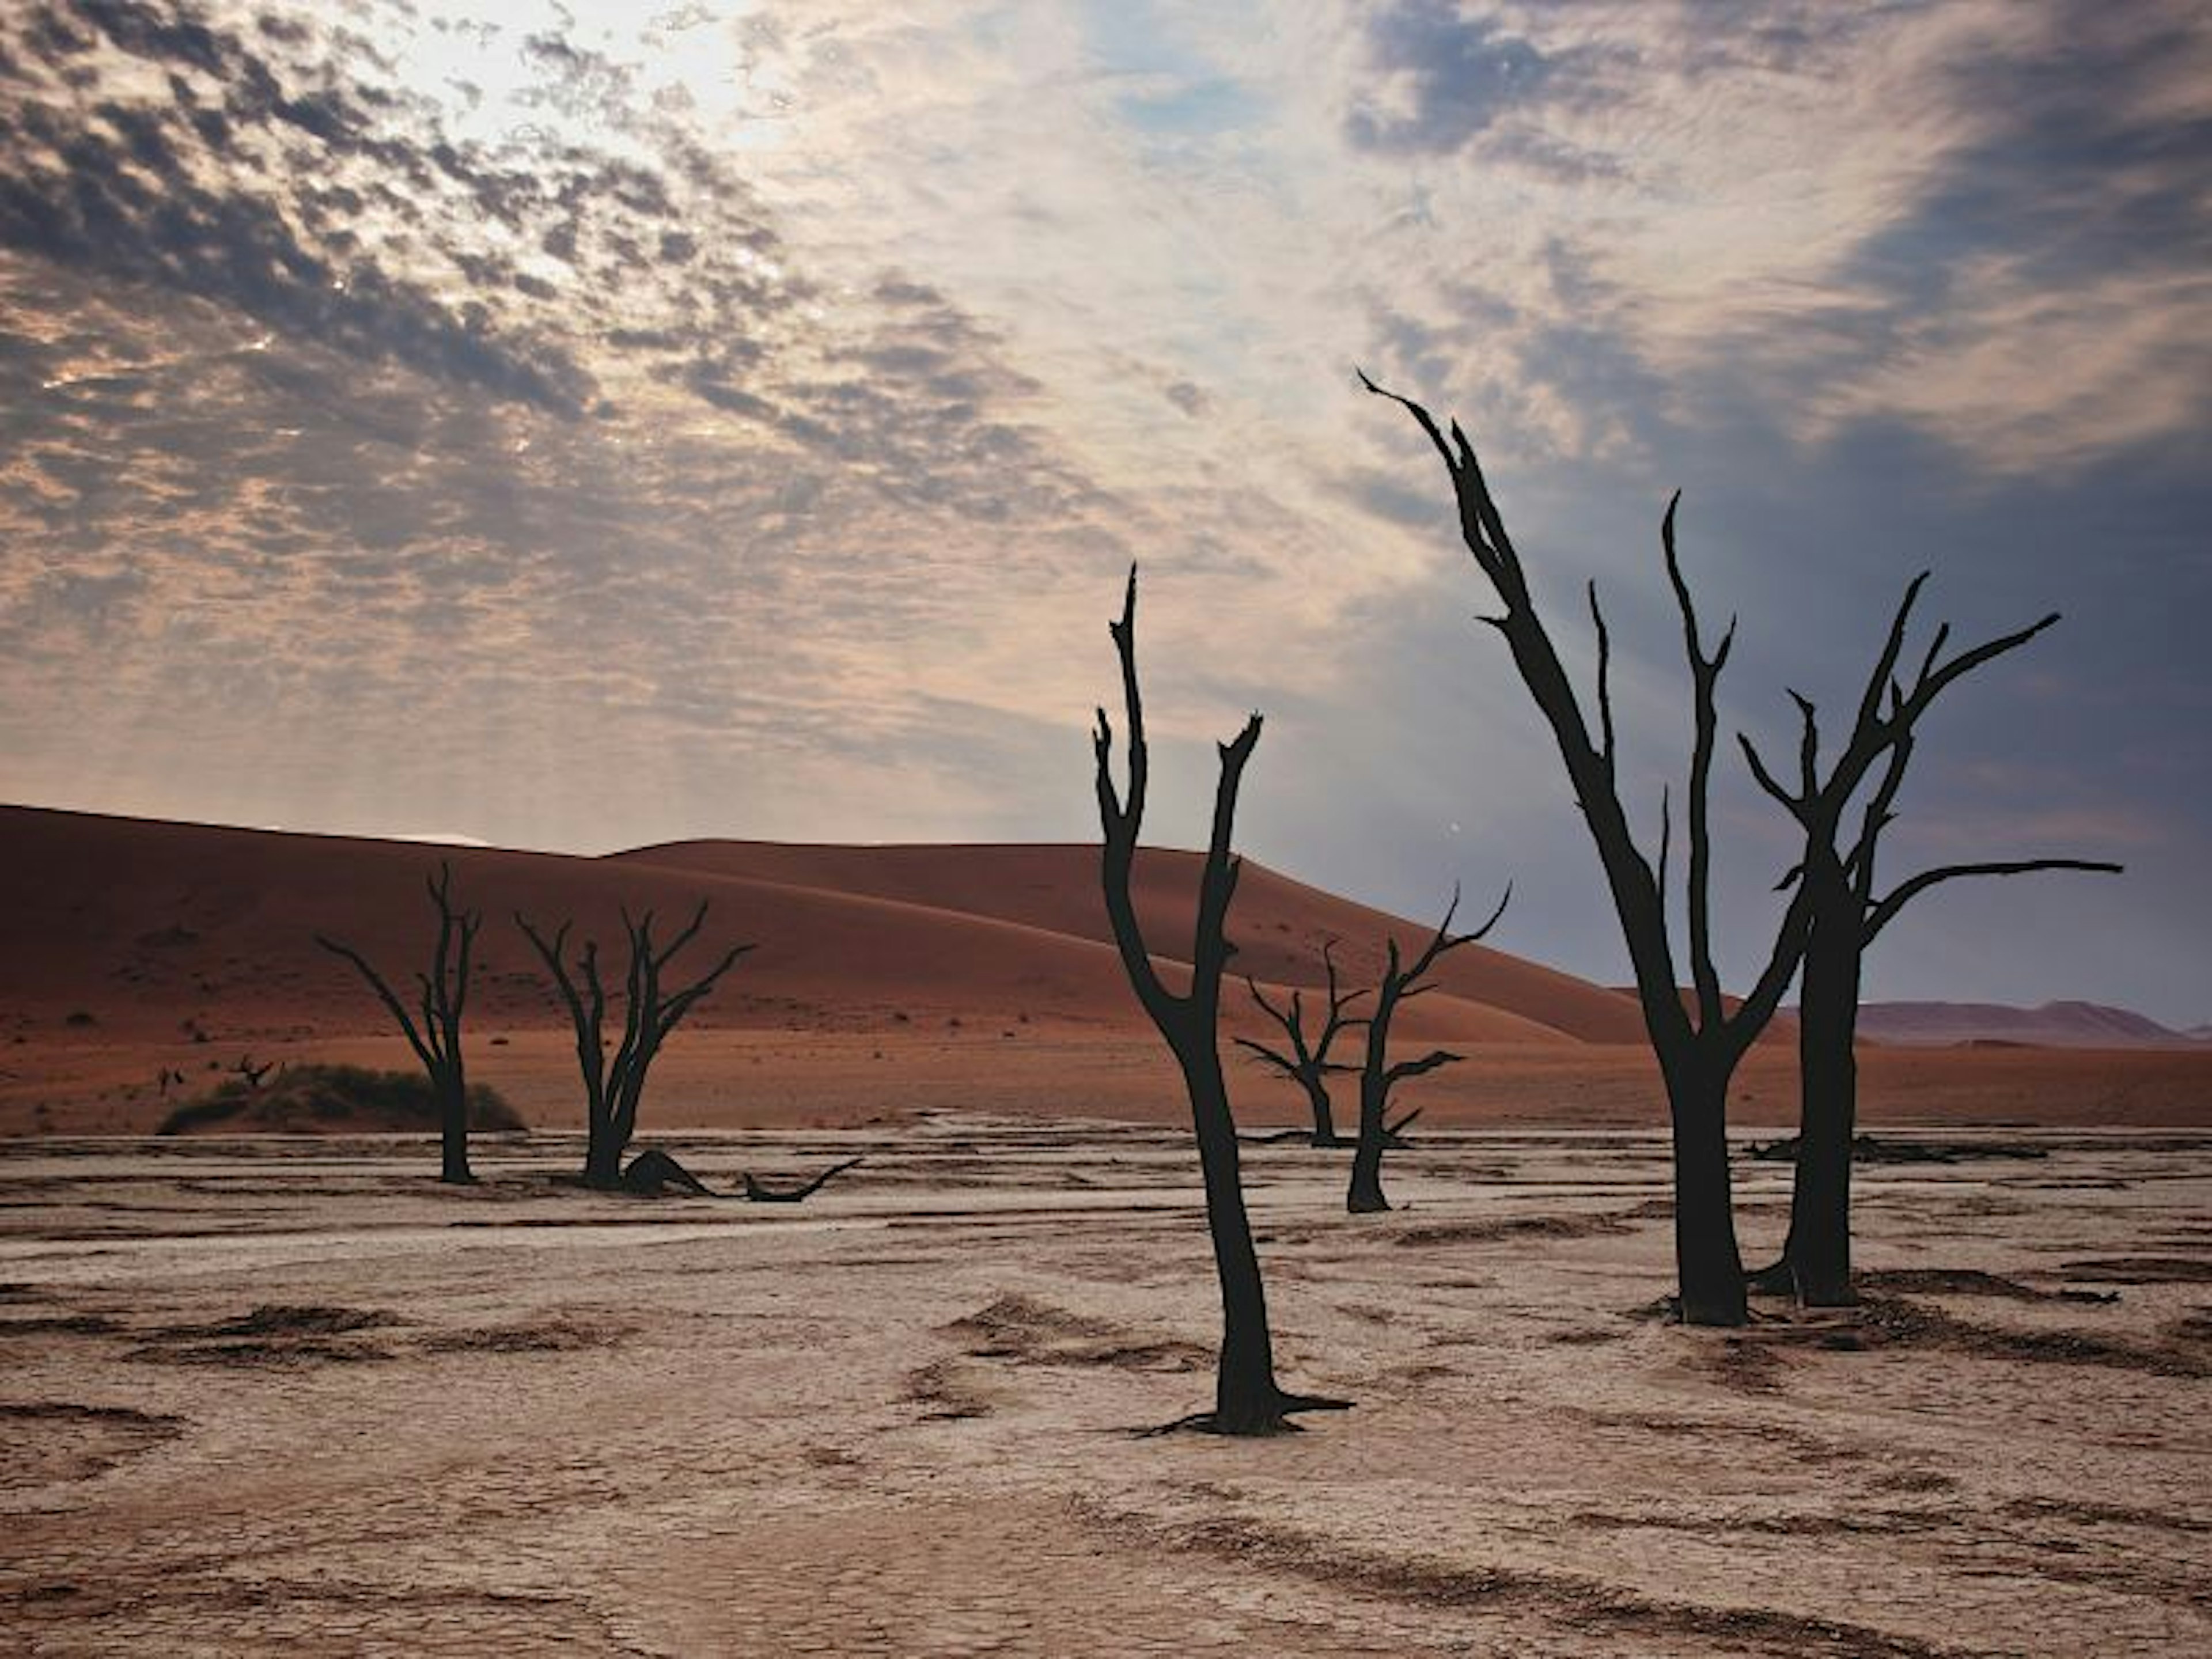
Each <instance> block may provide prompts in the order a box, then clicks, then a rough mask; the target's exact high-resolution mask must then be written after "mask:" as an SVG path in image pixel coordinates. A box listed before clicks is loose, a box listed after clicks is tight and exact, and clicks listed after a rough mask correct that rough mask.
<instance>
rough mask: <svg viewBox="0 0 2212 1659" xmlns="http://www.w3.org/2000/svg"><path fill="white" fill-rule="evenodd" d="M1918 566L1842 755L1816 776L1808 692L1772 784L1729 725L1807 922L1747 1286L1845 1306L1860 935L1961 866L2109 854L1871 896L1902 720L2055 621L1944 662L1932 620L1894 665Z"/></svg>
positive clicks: (1945, 871) (2105, 867)
mask: <svg viewBox="0 0 2212 1659" xmlns="http://www.w3.org/2000/svg"><path fill="white" fill-rule="evenodd" d="M1926 580H1927V575H1926V573H1924V572H1923V574H1920V575H1918V576H1916V577H1915V578H1913V580H1911V583H1909V584H1908V585H1907V586H1906V587H1905V597H1904V599H1903V600H1902V601H1901V602H1900V603H1899V605H1898V608H1897V611H1896V614H1895V616H1894V617H1893V618H1892V619H1891V622H1890V625H1889V633H1888V635H1887V638H1886V639H1885V640H1884V641H1883V642H1882V648H1881V653H1880V654H1879V655H1878V656H1877V658H1876V659H1875V665H1874V668H1873V670H1872V671H1871V672H1870V673H1869V675H1868V676H1867V680H1866V684H1865V686H1864V688H1863V690H1861V692H1860V694H1859V702H1858V708H1857V713H1856V714H1855V715H1854V716H1853V719H1852V722H1851V727H1850V735H1849V737H1848V738H1846V740H1845V742H1844V747H1843V750H1842V752H1841V753H1840V754H1839V755H1838V757H1837V759H1836V762H1835V763H1834V765H1833V766H1832V767H1831V768H1830V769H1829V770H1828V772H1827V774H1826V776H1825V777H1824V776H1822V775H1821V773H1820V725H1819V721H1818V718H1817V713H1816V711H1815V709H1814V705H1813V703H1812V702H1810V701H1809V700H1808V699H1807V698H1805V697H1803V696H1799V695H1798V694H1797V693H1796V692H1794V691H1793V692H1792V693H1791V694H1790V696H1791V697H1792V699H1793V700H1794V701H1795V702H1796V705H1797V710H1798V714H1799V717H1800V720H1801V723H1802V732H1801V735H1800V738H1799V741H1798V752H1797V781H1796V784H1795V786H1794V787H1792V786H1788V785H1784V783H1783V782H1782V781H1780V780H1779V779H1778V777H1777V776H1776V775H1775V774H1774V773H1773V771H1772V770H1771V769H1769V767H1768V766H1767V764H1766V763H1765V760H1764V758H1763V757H1761V756H1760V754H1759V750H1758V748H1757V747H1756V746H1755V745H1754V744H1753V743H1752V742H1751V740H1750V739H1749V738H1744V737H1741V736H1739V737H1738V738H1737V742H1738V743H1739V744H1741V746H1742V749H1743V753H1744V758H1745V760H1746V761H1747V763H1749V765H1750V767H1751V772H1752V776H1753V778H1754V779H1756V780H1757V781H1758V783H1759V787H1760V788H1762V789H1764V790H1765V792H1766V793H1767V794H1768V795H1770V796H1771V797H1772V798H1773V799H1775V800H1776V801H1778V803H1780V804H1781V805H1782V806H1783V807H1784V809H1785V810H1786V811H1788V812H1789V813H1790V816H1791V817H1793V818H1795V819H1796V822H1797V824H1798V827H1799V828H1800V829H1802V831H1803V832H1804V837H1805V851H1804V854H1803V856H1802V859H1801V860H1800V861H1799V863H1798V866H1797V868H1796V871H1794V872H1792V874H1793V876H1794V877H1795V878H1796V884H1797V890H1798V894H1797V896H1798V898H1799V900H1800V901H1801V902H1802V903H1803V905H1804V906H1805V908H1806V910H1807V913H1808V916H1809V926H1808V931H1807V934H1806V940H1805V953H1804V983H1803V986H1802V989H1801V991H1800V993H1799V1001H1800V1005H1801V1006H1800V1009H1799V1015H1798V1019H1799V1024H1798V1033H1797V1055H1798V1079H1799V1090H1800V1095H1801V1098H1802V1106H1801V1110H1800V1122H1799V1129H1798V1136H1797V1158H1796V1171H1795V1179H1794V1182H1793V1183H1792V1187H1791V1190H1790V1236H1789V1239H1788V1241H1787V1243H1784V1246H1783V1250H1782V1256H1781V1259H1780V1260H1779V1261H1776V1262H1775V1263H1774V1264H1773V1265H1772V1266H1771V1267H1765V1268H1762V1269H1761V1270H1760V1271H1759V1272H1758V1273H1754V1274H1753V1275H1752V1279H1751V1283H1752V1285H1753V1288H1754V1289H1757V1290H1760V1291H1769V1292H1776V1291H1790V1290H1795V1291H1796V1293H1797V1297H1798V1299H1799V1300H1800V1301H1801V1302H1802V1303H1803V1304H1805V1305H1806V1306H1808V1307H1815V1308H1834V1307H1848V1306H1850V1304H1852V1303H1854V1302H1855V1301H1856V1300H1857V1294H1856V1292H1855V1291H1854V1290H1853V1288H1852V1285H1851V1220H1850V1205H1851V1155H1852V1143H1853V1140H1854V1138H1855V1131H1856V1128H1857V1121H1856V1120H1857V1109H1858V1055H1857V1036H1858V1011H1859V986H1860V980H1861V975H1862V972H1863V965H1864V963H1865V958H1866V951H1867V948H1868V946H1869V945H1872V944H1873V942H1874V940H1875V936H1876V935H1877V934H1879V933H1881V930H1882V929H1883V928H1884V927H1887V926H1888V924H1889V923H1890V922H1891V921H1893V920H1894V919H1895V918H1896V916H1897V915H1898V913H1899V911H1900V910H1902V909H1903V908H1905V905H1906V904H1908V903H1909V902H1911V900H1912V899H1913V898H1915V897H1916V896H1918V895H1919V894H1921V893H1923V892H1924V891H1926V890H1928V889H1929V888H1930V887H1933V886H1935V885H1936V884H1939V883H1942V882H1946V881H1952V880H1955V879H1957V878H1960V877H1963V876H2014V875H2023V874H2027V873H2029V872H2035V871H2047V870H2082V871H2095V872H2104V873H2108V874H2116V873H2118V871H2119V867H2120V866H2118V865H2117V864H2106V863H2100V862H2084V861H2082V860H2076V859H2029V860H2015V861H2008V862H2002V863H1995V864H1960V865H1946V866H1940V867H1938V868H1936V869H1933V870H1927V871H1923V872H1921V873H1920V874H1918V875H1916V876H1914V877H1912V878H1911V879H1910V880H1907V881H1905V882H1904V883H1903V884H1900V885H1899V886H1898V887H1897V888H1896V889H1895V890H1893V891H1891V892H1890V893H1888V894H1887V895H1883V896H1879V897H1878V896H1876V891H1875V863H1876V854H1877V852H1878V851H1879V848H1880V842H1881V836H1882V832H1883V831H1884V830H1886V829H1887V828H1888V827H1889V825H1890V823H1892V822H1893V820H1894V818H1895V817H1896V812H1895V810H1894V809H1895V805H1896V801H1897V795H1898V792H1899V788H1900V787H1902V785H1903V783H1904V781H1905V772H1906V770H1907V769H1908V768H1909V767H1910V766H1911V763H1912V755H1913V750H1914V745H1915V739H1914V731H1915V728H1916V727H1917V725H1918V724H1919V721H1920V718H1921V716H1922V715H1923V714H1926V713H1927V711H1928V709H1929V708H1930V707H1931V706H1932V705H1933V704H1934V703H1935V702H1936V698H1937V697H1938V696H1941V695H1942V692H1943V691H1944V690H1945V689H1946V688H1947V687H1948V686H1949V685H1951V684H1954V682H1956V681H1957V680H1959V679H1960V678H1964V677H1965V676H1966V675H1967V674H1969V673H1971V672H1972V671H1973V670H1974V669H1976V668H1978V667H1979V666H1981V665H1983V664H1984V663H1986V662H1989V661H1990V660H1992V659H1995V658H1996V657H2000V656H2002V655H2003V654H2004V653H2007V652H2008V651H2012V650H2015V649H2017V648H2018V647H2021V646H2022V645H2025V644H2027V642H2028V641H2030V640H2033V638H2034V637H2035V636H2036V635H2039V634H2040V633H2041V632H2043V630H2044V629H2046V628H2049V627H2050V626H2051V624H2052V623H2056V622H2057V620H2058V618H2057V615H2056V614H2053V615H2051V616H2047V617H2044V618H2043V619H2042V620H2041V621H2040V622H2038V623H2034V624H2033V626H2032V627H2028V628H2024V629H2019V630H2018V631H2016V632H2015V633H2011V634H2006V635H1999V636H1998V637H1997V638H1995V639H1992V640H1990V641H1985V642H1984V643H1983V644H1981V645H1978V646H1976V647H1973V648H1972V650H1967V651H1961V652H1959V653H1956V654H1955V655H1954V656H1952V657H1950V658H1948V659H1944V657H1943V654H1942V653H1943V647H1944V645H1945V643H1946V642H1947V641H1948V639H1949V637H1950V629H1949V628H1948V626H1945V627H1942V628H1938V629H1936V637H1935V641H1934V643H1933V644H1931V645H1930V646H1929V648H1928V653H1927V655H1926V656H1925V657H1924V658H1923V659H1922V661H1921V663H1920V665H1919V667H1918V669H1917V671H1914V672H1912V673H1911V674H1910V675H1906V674H1902V673H1900V672H1899V658H1900V656H1901V654H1902V653H1903V651H1904V647H1905V631H1906V627H1907V624H1908V623H1909V622H1910V620H1911V614H1912V607H1913V603H1914V601H1915V600H1916V599H1917V598H1918V597H1919V593H1920V589H1921V586H1922V584H1923V583H1924V582H1925V581H1926ZM1878 764H1879V765H1880V766H1881V775H1880V777H1879V780H1878V781H1877V782H1876V783H1875V787H1874V791H1873V793H1872V795H1871V796H1870V798H1869V799H1868V801H1867V802H1866V804H1865V805H1864V806H1863V810H1862V811H1861V814H1860V819H1859V829H1858V834H1857V839H1856V840H1855V841H1854V842H1852V843H1851V844H1850V847H1849V848H1844V847H1843V846H1842V845H1841V844H1840V843H1841V842H1842V837H1843V821H1844V817H1845V816H1846V814H1847V813H1848V812H1849V811H1850V809H1851V805H1852V803H1853V801H1854V800H1855V799H1856V798H1857V794H1858V792H1859V790H1860V789H1861V788H1862V787H1863V786H1864V785H1865V783H1866V781H1867V780H1868V779H1869V777H1872V776H1874V775H1875V767H1876V766H1877V765H1878Z"/></svg>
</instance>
